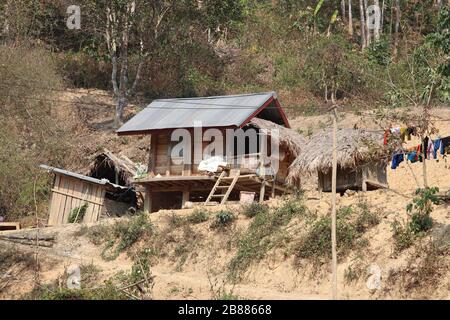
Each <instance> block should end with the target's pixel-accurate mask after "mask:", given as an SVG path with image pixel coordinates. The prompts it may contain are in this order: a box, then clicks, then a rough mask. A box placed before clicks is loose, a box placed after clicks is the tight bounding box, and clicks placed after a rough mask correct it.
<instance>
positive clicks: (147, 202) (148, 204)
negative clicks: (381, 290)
mask: <svg viewBox="0 0 450 320" xmlns="http://www.w3.org/2000/svg"><path fill="white" fill-rule="evenodd" d="M152 197H153V195H152V192H151V191H150V188H149V187H145V196H144V212H147V213H151V212H152V200H153V198H152Z"/></svg>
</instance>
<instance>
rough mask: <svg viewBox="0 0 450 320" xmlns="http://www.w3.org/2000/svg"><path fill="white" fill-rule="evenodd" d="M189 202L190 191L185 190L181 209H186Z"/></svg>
mask: <svg viewBox="0 0 450 320" xmlns="http://www.w3.org/2000/svg"><path fill="white" fill-rule="evenodd" d="M187 201H189V191H188V190H184V191H183V198H182V200H181V208H184V206H185V205H186V202H187Z"/></svg>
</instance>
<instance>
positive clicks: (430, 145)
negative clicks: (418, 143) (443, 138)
mask: <svg viewBox="0 0 450 320" xmlns="http://www.w3.org/2000/svg"><path fill="white" fill-rule="evenodd" d="M433 151H434V141H433V140H431V139H428V146H427V159H431V158H433ZM434 159H436V158H434Z"/></svg>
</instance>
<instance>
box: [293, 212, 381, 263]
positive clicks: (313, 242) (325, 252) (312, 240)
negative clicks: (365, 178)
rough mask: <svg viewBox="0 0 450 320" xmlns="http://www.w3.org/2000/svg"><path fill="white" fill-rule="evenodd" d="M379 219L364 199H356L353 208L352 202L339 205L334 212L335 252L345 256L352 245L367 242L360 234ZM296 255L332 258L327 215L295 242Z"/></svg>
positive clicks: (329, 225) (361, 244) (320, 258)
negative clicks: (362, 201) (347, 205)
mask: <svg viewBox="0 0 450 320" xmlns="http://www.w3.org/2000/svg"><path fill="white" fill-rule="evenodd" d="M355 216H356V217H355ZM379 222H380V218H379V217H378V216H377V215H376V214H375V213H372V212H371V211H370V210H369V208H368V206H367V204H366V203H359V204H358V206H357V207H356V210H355V209H354V208H353V207H351V206H349V207H342V208H340V209H339V210H338V212H337V213H336V242H337V250H338V255H340V256H345V255H346V254H347V253H348V252H349V251H350V250H351V249H352V248H354V246H355V245H356V246H358V247H363V246H366V245H367V244H368V242H367V241H366V240H364V239H362V238H361V237H362V236H363V234H364V232H365V231H367V230H368V229H369V228H371V227H373V226H375V225H377V224H378V223H379ZM296 257H297V259H312V260H314V261H315V262H320V261H321V260H322V258H325V259H329V258H331V217H330V216H325V217H321V218H319V219H318V220H316V221H315V222H314V223H313V224H312V226H311V227H310V229H309V230H308V231H307V233H306V234H305V235H304V236H303V237H302V238H301V239H300V241H299V243H298V245H297V248H296Z"/></svg>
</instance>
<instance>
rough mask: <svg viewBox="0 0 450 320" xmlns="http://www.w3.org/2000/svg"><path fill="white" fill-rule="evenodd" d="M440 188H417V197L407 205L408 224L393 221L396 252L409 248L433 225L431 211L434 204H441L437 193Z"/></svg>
mask: <svg viewBox="0 0 450 320" xmlns="http://www.w3.org/2000/svg"><path fill="white" fill-rule="evenodd" d="M438 191H439V189H438V188H436V187H433V188H425V189H417V190H416V197H414V199H413V201H412V202H411V203H409V204H408V205H407V206H406V211H407V212H408V213H409V214H410V220H409V221H408V222H407V223H406V224H402V223H400V222H398V221H394V222H393V223H392V231H393V238H394V252H396V253H399V252H401V251H403V250H405V249H407V248H409V247H410V246H411V245H412V244H413V243H414V241H415V239H416V238H417V237H421V236H423V235H424V234H425V232H426V231H428V230H429V229H431V227H432V226H433V220H432V218H431V216H430V215H431V212H433V205H434V204H439V199H438V198H437V196H436V193H437V192H438Z"/></svg>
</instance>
